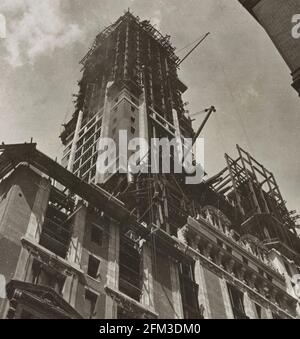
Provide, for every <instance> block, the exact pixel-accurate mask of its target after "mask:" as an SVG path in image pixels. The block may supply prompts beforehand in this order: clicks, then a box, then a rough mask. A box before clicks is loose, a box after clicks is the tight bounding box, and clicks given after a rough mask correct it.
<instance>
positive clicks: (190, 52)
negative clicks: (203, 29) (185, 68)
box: [177, 32, 210, 66]
mask: <svg viewBox="0 0 300 339" xmlns="http://www.w3.org/2000/svg"><path fill="white" fill-rule="evenodd" d="M209 35H210V32H208V33H206V34H205V35H204V37H203V38H202V39H201V40H200V41H199V42H198V43H197V44H196V46H194V47H193V48H192V49H191V50H190V51H189V52H188V53H187V54H186V55H185V56H184V57H183V58H182V59H181V60H180V61H179V62H178V63H177V66H180V65H181V64H182V63H183V62H184V61H185V60H186V59H187V58H188V57H189V56H190V55H191V54H192V53H193V52H194V51H195V50H196V49H197V48H198V47H199V46H200V45H201V44H202V42H203V41H204V40H206V38H207V37H208V36H209Z"/></svg>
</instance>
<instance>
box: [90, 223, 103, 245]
mask: <svg viewBox="0 0 300 339" xmlns="http://www.w3.org/2000/svg"><path fill="white" fill-rule="evenodd" d="M91 241H92V242H93V243H95V244H97V245H99V246H102V242H103V231H102V230H101V229H100V228H99V227H98V226H96V225H92V226H91Z"/></svg>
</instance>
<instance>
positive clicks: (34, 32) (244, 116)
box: [0, 0, 300, 210]
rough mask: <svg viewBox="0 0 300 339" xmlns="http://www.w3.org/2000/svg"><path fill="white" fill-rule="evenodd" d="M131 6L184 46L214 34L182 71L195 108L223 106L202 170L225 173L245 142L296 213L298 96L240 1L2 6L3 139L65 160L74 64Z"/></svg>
mask: <svg viewBox="0 0 300 339" xmlns="http://www.w3.org/2000/svg"><path fill="white" fill-rule="evenodd" d="M128 7H130V8H131V10H132V11H133V12H134V13H135V14H136V15H139V16H140V17H141V18H145V19H146V18H149V19H151V20H152V22H153V23H155V24H156V25H157V27H159V28H160V30H161V31H162V32H163V33H164V34H170V35H171V36H172V42H173V44H174V45H175V46H176V47H178V49H180V48H181V47H183V46H185V45H187V44H188V43H189V42H191V41H193V40H195V39H197V38H198V37H200V36H201V35H203V34H205V33H206V32H211V33H212V34H211V36H210V37H209V38H208V40H206V42H205V43H203V45H202V46H201V48H199V49H198V50H197V51H196V52H195V53H194V54H193V55H192V56H191V57H190V58H189V59H188V60H187V61H186V62H184V63H183V64H182V67H181V71H180V77H181V79H182V80H183V82H185V83H186V84H187V85H188V87H189V90H188V91H187V93H186V94H185V97H184V99H185V101H188V102H189V103H190V104H189V110H190V112H191V113H193V112H198V111H201V110H203V109H204V108H207V107H209V106H211V105H215V106H216V108H217V113H216V114H215V115H214V116H213V117H212V118H211V119H210V121H209V122H208V125H207V127H206V129H205V132H204V134H203V136H204V138H205V147H206V154H205V166H206V171H207V172H208V173H209V175H213V174H215V173H216V172H218V171H219V170H221V169H222V168H224V167H225V160H224V153H225V152H227V153H228V154H229V155H231V156H232V157H236V156H237V153H236V150H235V145H236V144H239V145H240V146H242V147H243V148H245V149H246V150H249V151H250V152H251V153H252V154H253V155H254V157H255V158H257V160H258V161H260V162H262V163H263V164H264V165H265V166H266V167H267V168H269V169H270V170H271V171H272V172H273V173H274V175H275V177H276V178H277V181H278V183H279V186H280V188H281V191H282V194H283V196H284V198H285V199H286V200H287V201H288V207H289V208H291V209H298V210H300V195H299V186H300V185H299V183H300V157H299V146H300V133H299V126H300V114H299V113H300V112H299V105H300V99H299V98H298V96H297V93H296V91H294V90H293V89H292V88H291V87H290V84H291V81H292V80H291V77H290V74H289V69H288V68H287V66H286V64H285V63H284V61H283V59H282V58H281V57H280V55H279V54H278V52H277V51H276V49H275V47H274V46H273V44H272V43H271V41H270V40H269V38H268V37H267V35H266V33H265V32H264V31H263V29H262V28H261V27H260V26H259V25H258V24H257V22H256V21H255V20H254V19H253V18H252V17H251V16H250V15H249V14H248V13H247V12H246V11H245V10H244V8H242V7H241V5H240V4H239V3H238V1H237V0H201V1H200V0H184V1H183V0H151V1H150V0H1V2H0V13H3V14H5V16H6V20H7V38H6V39H2V40H0V58H1V60H0V75H1V76H0V114H1V122H0V141H4V142H5V143H18V142H24V141H29V140H30V138H31V137H33V139H34V141H36V142H37V143H38V148H39V149H40V150H41V151H43V152H45V153H47V154H49V155H50V156H51V157H56V156H57V155H58V156H59V158H60V154H61V152H62V147H61V145H60V140H59V138H58V136H59V134H60V132H61V131H62V127H61V125H62V124H63V123H65V122H66V121H67V120H68V119H69V118H70V117H71V115H72V113H73V104H72V93H77V80H79V79H80V77H81V74H80V68H81V67H80V65H79V64H78V62H79V60H80V59H81V58H82V57H83V56H84V54H85V53H86V52H87V50H88V48H89V47H90V45H91V44H92V42H93V39H94V38H95V35H96V34H97V33H98V32H99V31H101V30H102V29H103V28H104V27H105V26H107V25H109V24H110V23H112V22H113V21H114V20H116V19H117V18H118V17H119V16H120V15H122V14H123V12H124V10H125V9H127V8H128ZM180 56H182V54H180ZM201 119H203V115H199V116H197V120H196V122H195V128H196V127H197V126H199V124H200V122H201Z"/></svg>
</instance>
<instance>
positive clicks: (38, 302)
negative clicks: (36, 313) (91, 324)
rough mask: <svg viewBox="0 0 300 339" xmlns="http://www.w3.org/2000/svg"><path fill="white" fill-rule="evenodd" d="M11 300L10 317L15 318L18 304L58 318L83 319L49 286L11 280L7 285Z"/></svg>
mask: <svg viewBox="0 0 300 339" xmlns="http://www.w3.org/2000/svg"><path fill="white" fill-rule="evenodd" d="M6 289H7V296H8V298H9V300H10V308H9V311H8V315H7V317H8V318H14V317H15V314H16V309H17V307H18V304H21V305H22V306H25V307H26V306H28V307H30V308H33V309H36V310H40V309H42V310H43V312H44V316H46V317H48V316H50V317H51V318H57V319H61V318H63V319H82V316H81V315H80V314H79V313H78V312H77V311H76V310H75V309H74V308H73V307H72V306H71V305H70V304H69V303H68V302H66V301H65V300H64V299H63V298H62V297H61V296H60V295H59V294H58V293H57V292H55V291H54V290H53V289H52V288H49V287H47V286H40V285H33V284H30V283H26V282H23V281H19V280H11V281H10V282H9V283H8V284H7V286H6Z"/></svg>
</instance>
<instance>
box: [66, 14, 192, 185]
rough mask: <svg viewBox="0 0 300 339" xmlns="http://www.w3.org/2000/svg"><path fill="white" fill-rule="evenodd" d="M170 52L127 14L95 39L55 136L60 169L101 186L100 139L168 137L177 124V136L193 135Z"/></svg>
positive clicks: (163, 41) (154, 32)
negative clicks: (70, 109)
mask: <svg viewBox="0 0 300 339" xmlns="http://www.w3.org/2000/svg"><path fill="white" fill-rule="evenodd" d="M174 50H175V48H174V47H172V45H171V43H170V36H163V35H162V34H161V33H160V32H158V30H156V29H155V28H154V27H153V26H152V25H151V24H150V22H149V21H140V19H139V18H138V17H135V16H133V15H132V14H131V13H130V12H127V13H125V15H123V16H122V17H120V18H119V19H118V20H117V21H116V22H115V23H114V24H112V25H111V26H109V27H108V28H106V29H105V30H104V31H103V32H101V33H100V34H99V35H98V36H97V37H96V40H95V42H94V44H93V46H92V48H91V49H90V51H89V52H88V53H87V55H86V56H85V57H84V58H83V60H82V61H81V64H82V65H83V76H82V79H81V80H80V81H79V83H78V84H79V88H80V90H79V94H78V97H77V102H76V111H75V113H74V114H73V117H72V119H71V120H70V121H69V122H68V123H67V124H66V125H65V130H64V132H63V133H62V135H61V140H62V142H63V144H64V146H65V151H64V157H63V160H62V163H63V165H64V166H66V167H68V169H69V170H71V171H72V172H74V173H75V174H77V175H78V176H80V177H81V178H83V179H84V180H85V181H88V182H92V183H99V182H101V183H105V182H106V181H107V180H108V179H109V177H110V176H109V175H105V176H104V177H102V178H97V176H96V161H97V151H98V149H97V147H98V146H97V143H98V140H99V138H100V136H101V137H102V138H103V137H110V138H112V139H114V140H116V141H117V140H118V131H119V130H125V131H127V134H128V138H129V139H130V138H131V137H141V138H145V139H147V140H148V139H149V138H151V137H152V136H154V134H155V135H156V136H157V137H174V136H175V134H176V132H177V131H176V128H177V127H176V126H178V125H179V132H180V134H181V135H182V136H185V137H192V136H193V130H192V127H191V121H190V119H188V118H187V117H186V116H185V109H184V105H183V102H182V99H181V95H182V93H183V92H185V91H186V89H187V87H186V86H185V85H184V84H183V83H182V82H181V81H180V80H179V78H178V75H177V68H178V66H177V63H178V60H179V59H178V57H177V56H176V55H175V53H174ZM178 121H179V124H178V123H177V122H178Z"/></svg>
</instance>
